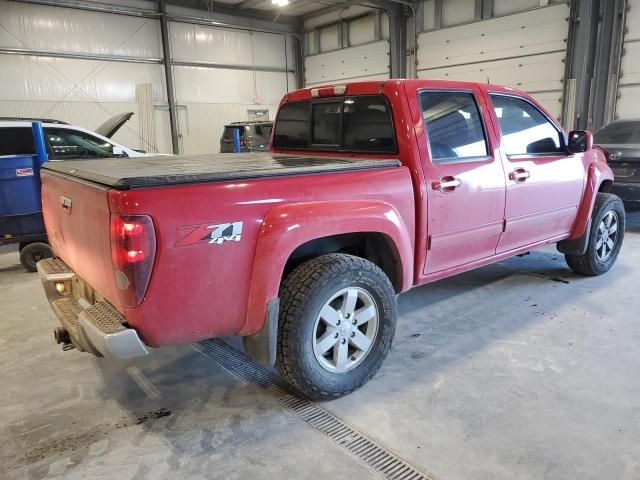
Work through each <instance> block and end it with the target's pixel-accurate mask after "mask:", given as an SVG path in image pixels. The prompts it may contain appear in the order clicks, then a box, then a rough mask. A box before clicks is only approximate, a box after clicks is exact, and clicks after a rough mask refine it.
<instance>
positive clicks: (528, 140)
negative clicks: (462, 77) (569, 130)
mask: <svg viewBox="0 0 640 480" xmlns="http://www.w3.org/2000/svg"><path fill="white" fill-rule="evenodd" d="M491 101H492V102H493V108H494V110H495V112H496V116H497V117H498V123H499V124H500V131H501V132H502V144H503V145H504V149H505V151H506V153H507V155H544V154H558V153H564V139H563V137H562V136H561V135H560V132H559V131H558V129H557V128H556V127H555V126H554V125H553V123H551V121H550V120H549V119H548V118H547V117H546V116H545V115H544V114H543V113H542V112H541V111H540V110H538V109H537V108H536V107H534V106H533V105H532V104H531V103H529V102H527V101H525V100H523V99H520V98H515V97H509V96H505V95H491Z"/></svg>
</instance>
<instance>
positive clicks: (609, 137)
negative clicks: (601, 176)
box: [593, 119, 640, 208]
mask: <svg viewBox="0 0 640 480" xmlns="http://www.w3.org/2000/svg"><path fill="white" fill-rule="evenodd" d="M593 142H594V143H595V144H596V145H598V146H600V147H602V148H604V149H605V150H606V151H607V152H608V153H609V166H610V167H611V170H613V173H614V175H615V181H614V184H613V190H612V193H615V194H616V195H618V196H619V197H620V198H621V199H622V200H623V202H624V203H625V204H626V205H627V206H628V207H634V208H640V119H637V120H618V121H616V122H613V123H610V124H609V125H607V126H606V127H603V128H601V129H600V130H598V131H597V132H596V133H595V134H594V136H593Z"/></svg>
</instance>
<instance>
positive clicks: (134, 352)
mask: <svg viewBox="0 0 640 480" xmlns="http://www.w3.org/2000/svg"><path fill="white" fill-rule="evenodd" d="M38 273H39V275H40V279H41V280H42V286H43V287H44V290H45V293H46V294H47V299H48V300H49V304H50V305H51V308H52V309H53V311H54V312H55V314H56V316H57V317H58V320H60V323H61V324H62V328H63V329H64V331H66V332H67V334H68V337H67V334H62V335H61V334H58V335H56V338H57V339H60V338H64V339H65V340H63V341H62V342H61V343H65V344H66V346H68V347H70V345H69V344H71V345H73V346H74V347H76V348H77V349H78V350H80V351H83V352H89V353H92V354H94V355H96V356H99V357H108V358H133V357H140V356H143V355H146V354H147V353H149V352H148V350H147V347H146V346H145V345H144V343H143V342H142V340H140V337H139V336H138V333H137V332H136V331H135V330H133V329H131V328H127V327H125V326H124V323H125V322H126V319H125V318H124V317H123V316H122V315H121V314H120V312H118V310H116V309H115V307H114V306H113V305H111V304H110V303H109V302H108V301H106V300H104V299H97V298H94V299H93V300H94V301H93V303H90V302H89V301H88V300H86V299H85V298H82V297H81V296H80V295H79V293H78V292H79V291H84V290H86V287H81V285H82V281H81V280H80V279H78V278H77V276H76V274H75V273H74V272H73V271H72V270H71V269H70V268H69V267H68V266H67V265H66V264H65V263H64V262H63V261H62V260H60V259H58V258H55V259H53V258H48V259H45V260H41V261H39V262H38ZM58 286H63V287H64V289H63V293H62V294H60V293H59V292H58V289H57V287H58ZM67 338H68V340H66V339H67ZM59 341H60V340H59ZM70 348H71V347H70Z"/></svg>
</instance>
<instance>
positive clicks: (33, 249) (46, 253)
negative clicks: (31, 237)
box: [20, 242, 53, 272]
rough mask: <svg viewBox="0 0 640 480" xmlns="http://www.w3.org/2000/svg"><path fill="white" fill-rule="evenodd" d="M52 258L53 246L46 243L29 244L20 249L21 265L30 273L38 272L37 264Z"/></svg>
mask: <svg viewBox="0 0 640 480" xmlns="http://www.w3.org/2000/svg"><path fill="white" fill-rule="evenodd" d="M52 256H53V251H52V250H51V246H50V245H49V244H48V243H44V242H33V243H27V244H26V245H25V246H23V247H22V248H21V249H20V263H21V264H22V266H23V267H24V268H26V269H27V271H28V272H35V271H36V270H37V268H36V264H37V263H38V262H39V261H40V260H42V259H43V258H50V257H52Z"/></svg>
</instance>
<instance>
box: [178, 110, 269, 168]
mask: <svg viewBox="0 0 640 480" xmlns="http://www.w3.org/2000/svg"><path fill="white" fill-rule="evenodd" d="M277 108H278V105H277V104H269V105H265V104H260V105H256V104H250V103H247V104H239V103H216V104H211V103H187V104H186V105H185V106H184V108H181V109H180V110H179V115H178V121H179V124H180V133H181V145H180V150H181V152H182V153H184V154H187V155H188V154H196V153H212V152H219V151H220V137H221V136H222V130H223V128H224V126H225V125H226V124H228V123H231V122H238V121H243V120H247V119H248V114H247V110H248V109H267V110H269V118H270V119H271V120H273V119H274V117H275V115H276V111H277Z"/></svg>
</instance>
